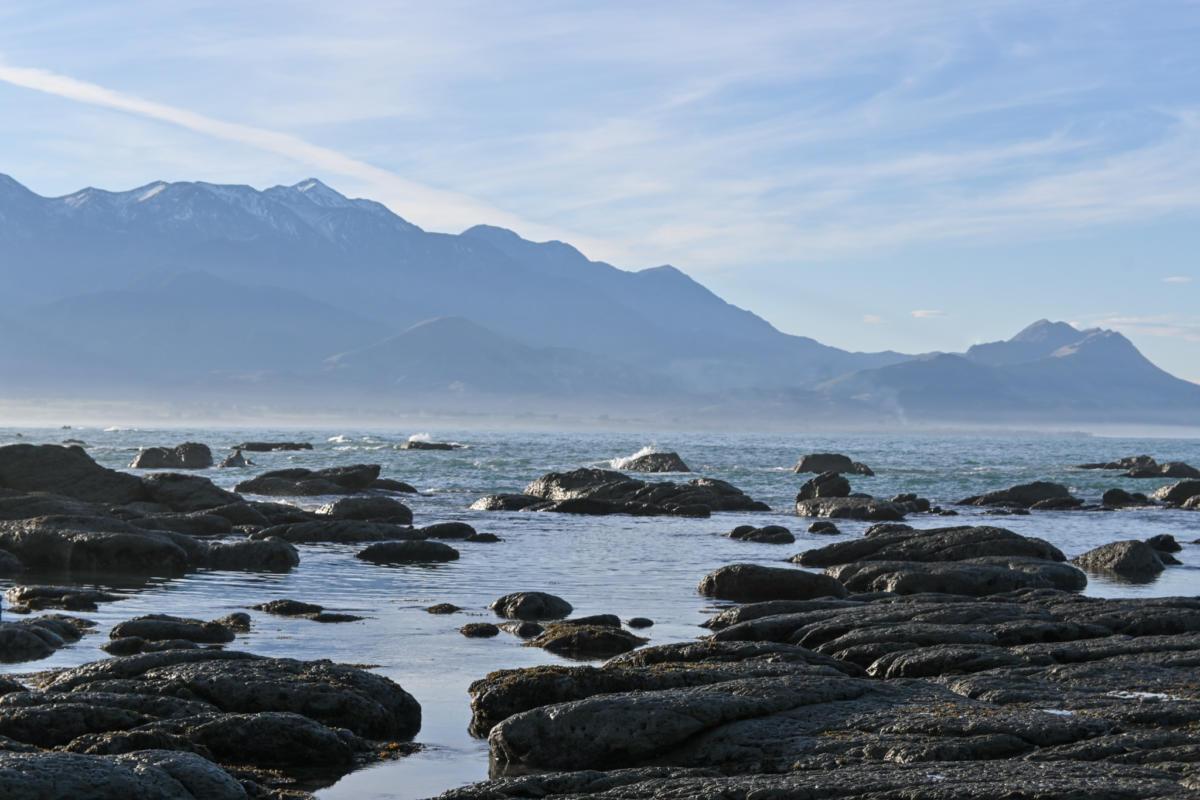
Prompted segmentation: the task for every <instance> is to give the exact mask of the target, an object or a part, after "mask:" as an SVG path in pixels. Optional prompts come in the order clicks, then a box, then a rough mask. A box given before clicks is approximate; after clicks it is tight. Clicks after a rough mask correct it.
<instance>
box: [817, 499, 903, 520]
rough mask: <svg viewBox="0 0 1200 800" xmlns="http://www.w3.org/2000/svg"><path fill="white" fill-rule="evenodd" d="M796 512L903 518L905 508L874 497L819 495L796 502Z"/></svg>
mask: <svg viewBox="0 0 1200 800" xmlns="http://www.w3.org/2000/svg"><path fill="white" fill-rule="evenodd" d="M796 513H797V514H799V515H800V516H802V517H828V518H831V519H858V520H875V521H887V520H901V519H904V509H902V508H900V506H898V505H896V504H895V503H890V502H888V501H887V500H878V499H876V498H873V497H817V498H813V499H811V500H800V501H798V502H797V503H796Z"/></svg>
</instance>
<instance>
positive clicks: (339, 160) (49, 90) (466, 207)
mask: <svg viewBox="0 0 1200 800" xmlns="http://www.w3.org/2000/svg"><path fill="white" fill-rule="evenodd" d="M0 81H2V82H4V83H7V84H10V85H12V86H18V87H21V88H24V89H29V90H32V91H36V92H42V93H44V94H48V95H53V96H55V97H60V98H63V99H65V100H71V101H75V102H77V103H85V104H87V105H91V106H99V107H102V108H107V109H111V110H114V111H119V112H123V113H125V114H131V115H134V116H137V117H142V118H146V119H151V120H156V121H158V122H163V123H167V124H169V125H174V126H177V127H180V128H184V129H186V130H189V131H192V132H194V133H198V134H201V135H204V136H209V137H212V138H214V139H220V140H223V141H228V142H235V143H238V144H241V145H245V146H247V147H252V148H255V149H258V150H263V151H267V152H270V153H273V154H275V155H279V156H283V157H285V158H288V159H291V160H292V161H295V162H297V163H298V164H303V165H304V166H305V167H307V168H310V169H315V170H318V171H320V172H322V173H325V174H326V175H337V176H340V177H342V178H348V179H350V180H351V181H353V182H354V183H355V185H356V186H358V187H360V191H364V192H366V193H368V194H370V196H371V199H374V200H379V201H380V202H383V203H385V204H387V205H389V206H391V207H392V208H393V209H394V210H396V211H397V213H401V214H403V215H404V216H410V215H413V216H415V217H416V219H415V220H414V221H415V222H418V223H419V224H423V225H426V226H431V227H433V228H435V229H448V230H452V231H458V230H462V229H464V228H467V227H469V226H471V225H475V224H479V223H480V222H489V223H491V224H496V225H503V226H506V227H512V228H516V229H518V230H520V231H521V232H522V233H523V234H525V235H527V236H532V237H535V238H537V237H541V238H564V237H565V238H569V237H570V234H564V233H563V232H561V231H559V230H556V229H554V228H551V227H549V226H544V225H540V224H538V223H535V222H530V221H528V220H525V219H521V218H520V217H518V216H516V215H513V214H511V213H508V212H506V211H503V210H500V209H498V208H495V207H494V206H491V205H488V204H486V203H482V202H480V201H478V200H476V199H474V198H472V197H469V196H466V195H463V194H458V193H455V192H448V191H443V190H440V189H436V188H433V187H430V186H427V185H423V184H421V183H417V182H414V181H411V180H408V179H406V178H404V177H402V176H400V175H397V174H396V173H394V172H391V171H389V170H386V169H381V168H379V167H376V166H373V165H371V164H369V163H367V162H365V161H362V160H359V159H357V158H354V157H352V156H348V155H346V154H344V153H342V152H339V151H337V150H334V149H331V148H328V147H322V146H320V145H316V144H313V143H311V142H308V141H306V140H304V139H301V138H299V137H297V136H293V135H290V134H287V133H282V132H279V131H273V130H268V129H265V128H260V127H255V126H251V125H242V124H239V123H235V122H227V121H225V120H220V119H215V118H213V117H209V116H206V115H203V114H198V113H195V112H193V111H190V110H188V109H185V108H180V107H178V106H174V105H168V104H165V103H159V102H154V101H151V100H145V99H143V98H140V97H136V96H133V95H130V94H125V93H123V92H119V91H115V90H113V89H109V88H106V87H104V86H99V85H97V84H94V83H89V82H86V81H81V80H76V79H75V78H71V77H68V76H66V75H59V74H56V73H53V72H49V71H46V70H42V69H35V68H28V67H16V66H9V65H5V64H0ZM580 239H582V240H584V241H586V240H587V237H582V236H581V237H579V238H578V239H577V241H578V240H580Z"/></svg>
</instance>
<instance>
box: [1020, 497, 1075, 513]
mask: <svg viewBox="0 0 1200 800" xmlns="http://www.w3.org/2000/svg"><path fill="white" fill-rule="evenodd" d="M1082 505H1083V501H1082V500H1080V499H1079V498H1078V497H1051V498H1049V499H1047V500H1039V501H1037V502H1036V503H1034V504H1033V505H1031V506H1030V507H1029V508H1030V509H1032V510H1033V511H1066V510H1069V509H1073V508H1079V507H1080V506H1082Z"/></svg>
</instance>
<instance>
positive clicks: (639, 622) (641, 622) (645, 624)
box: [625, 617, 654, 629]
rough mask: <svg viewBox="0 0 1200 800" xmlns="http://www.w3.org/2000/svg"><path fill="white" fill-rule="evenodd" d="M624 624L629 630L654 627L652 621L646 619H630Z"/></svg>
mask: <svg viewBox="0 0 1200 800" xmlns="http://www.w3.org/2000/svg"><path fill="white" fill-rule="evenodd" d="M625 624H626V625H628V626H629V627H631V628H636V629H641V628H652V627H654V620H652V619H648V618H646V617H630V618H629V619H628V620H626V621H625Z"/></svg>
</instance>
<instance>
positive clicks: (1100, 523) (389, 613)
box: [0, 427, 1200, 800]
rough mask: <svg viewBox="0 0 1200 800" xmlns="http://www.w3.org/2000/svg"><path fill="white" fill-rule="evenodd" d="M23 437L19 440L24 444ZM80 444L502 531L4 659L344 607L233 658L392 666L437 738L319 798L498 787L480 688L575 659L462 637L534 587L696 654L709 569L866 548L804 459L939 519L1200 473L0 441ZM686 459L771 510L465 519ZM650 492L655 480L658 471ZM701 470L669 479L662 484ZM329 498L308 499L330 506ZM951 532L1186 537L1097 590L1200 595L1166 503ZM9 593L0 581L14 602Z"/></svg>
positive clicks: (518, 451)
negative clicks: (1157, 569)
mask: <svg viewBox="0 0 1200 800" xmlns="http://www.w3.org/2000/svg"><path fill="white" fill-rule="evenodd" d="M18 433H20V434H21V436H20V437H18V435H17V434H18ZM414 434H417V435H420V438H421V439H422V440H433V441H454V442H460V443H462V444H464V445H465V447H464V448H463V449H460V450H452V451H429V450H400V449H397V448H398V446H399V445H402V444H403V443H405V442H406V441H408V440H409V439H410V438H412V437H414ZM68 438H70V439H79V440H82V441H83V442H85V443H86V446H87V449H88V452H89V453H90V454H91V455H92V456H93V458H95V459H96V460H97V461H98V462H100V463H101V464H104V465H105V466H109V467H114V468H124V467H125V466H126V465H128V464H129V462H130V461H131V460H132V458H133V456H134V455H135V454H136V452H137V450H138V448H139V447H143V446H151V445H174V444H178V443H181V442H183V441H199V442H204V443H205V444H208V445H209V446H210V447H212V448H213V452H214V455H215V456H216V457H217V459H218V460H219V459H220V457H221V456H222V455H223V454H224V451H225V450H226V449H227V448H229V447H231V446H232V445H234V444H236V443H238V442H241V441H245V440H248V439H254V440H290V441H308V442H312V444H313V447H314V449H313V450H312V451H300V452H286V453H284V452H280V453H248V454H247V456H248V457H249V458H251V459H252V460H253V461H254V462H255V465H254V466H252V467H249V468H246V469H233V470H220V469H211V470H204V471H202V472H201V473H200V474H203V475H205V476H207V477H209V478H211V479H212V480H214V481H215V482H216V483H218V484H219V485H221V486H224V487H227V488H231V487H232V486H233V485H234V484H236V483H237V482H238V481H241V480H244V479H245V478H247V477H250V476H252V475H256V474H258V473H260V472H262V471H265V470H268V469H277V468H283V467H290V466H300V467H312V468H317V467H328V466H335V465H339V464H354V463H378V464H381V465H383V472H382V475H383V477H389V478H396V479H400V480H404V481H407V482H409V483H411V484H413V485H414V486H416V487H417V488H418V489H419V490H420V492H421V494H420V495H419V496H413V495H405V496H402V497H401V498H400V499H401V500H403V502H405V503H406V504H408V505H410V506H411V507H412V509H413V513H414V517H415V524H417V525H425V524H429V523H432V522H439V521H447V520H462V521H465V522H468V523H470V524H471V525H473V526H475V527H476V529H478V530H480V531H487V532H491V533H495V534H497V535H498V536H500V537H501V538H502V539H503V541H502V542H500V543H498V544H485V543H468V542H454V543H453V545H454V547H456V548H457V549H458V550H460V552H461V554H462V557H461V559H460V560H459V561H455V562H452V563H448V564H441V565H437V566H402V567H379V566H373V565H370V564H365V563H363V562H360V561H357V560H356V559H355V558H354V557H353V556H354V553H355V552H356V551H357V550H359V549H361V548H360V546H356V545H301V546H300V552H301V564H300V566H299V567H298V568H297V569H295V570H293V571H292V572H290V573H288V574H282V575H276V574H259V573H235V572H212V571H205V572H198V573H194V574H191V575H188V576H186V577H183V578H178V579H172V580H154V581H149V582H147V583H145V584H144V585H141V586H137V587H131V586H124V587H114V588H116V589H118V590H121V591H124V592H125V593H126V594H127V599H125V600H123V601H121V602H116V603H110V604H105V605H102V606H101V608H100V610H99V611H98V612H95V613H86V614H82V615H81V616H85V617H88V618H90V619H93V620H95V621H96V622H97V623H98V627H97V629H96V630H95V631H94V632H93V633H92V634H90V635H88V636H85V637H84V639H83V640H81V641H80V642H78V643H77V644H74V645H71V646H68V647H65V648H63V649H61V650H59V651H57V652H56V653H55V654H54V655H53V656H51V657H50V658H48V659H45V660H44V661H39V662H35V663H32V664H19V665H4V666H0V671H2V672H9V673H25V672H31V671H34V670H43V669H50V668H60V667H69V666H75V665H78V664H81V663H85V662H88V661H93V660H96V659H99V658H103V657H105V654H104V653H103V652H102V651H100V650H99V649H98V648H99V645H100V644H102V643H103V642H104V641H105V640H106V638H107V635H108V629H109V628H110V627H111V626H112V625H113V624H115V623H116V622H119V621H121V620H124V619H128V618H130V617H133V616H137V615H139V614H145V613H170V614H179V615H184V616H192V617H200V618H204V619H211V618H215V617H219V616H223V615H225V614H227V613H229V612H231V611H234V610H240V609H244V608H246V607H247V606H250V605H253V604H256V603H261V602H264V601H267V600H272V599H277V598H282V597H289V598H293V599H297V600H303V601H306V602H315V603H320V604H322V605H324V606H326V607H327V608H329V609H330V610H335V611H345V612H349V613H354V614H359V615H362V616H364V617H367V619H366V620H365V621H363V622H356V623H348V624H339V625H321V624H318V623H314V622H311V621H308V620H304V619H288V618H281V617H272V616H268V615H265V614H261V613H258V612H252V614H253V617H254V623H253V628H252V630H251V632H250V633H249V634H247V635H244V636H239V637H238V640H237V642H236V643H234V644H233V645H232V647H234V648H237V649H244V650H248V651H252V652H255V653H260V654H263V655H271V656H287V657H295V658H302V659H317V658H330V659H333V660H335V661H343V662H349V663H356V664H369V665H376V669H377V670H378V671H379V672H380V673H382V674H385V675H387V676H388V677H390V678H392V679H394V680H396V681H397V682H398V683H400V684H401V685H402V686H403V687H404V688H405V689H406V690H407V691H409V692H410V693H412V694H413V695H414V696H415V697H416V698H417V699H418V700H419V701H420V703H421V705H422V707H423V711H424V722H423V727H422V730H421V733H420V734H419V735H418V737H417V741H418V742H420V743H422V744H423V745H425V749H424V750H423V751H422V752H421V753H418V754H417V755H414V756H411V757H408V758H404V759H401V760H398V761H394V762H389V763H385V764H380V765H376V766H373V767H371V768H368V769H365V770H362V771H360V772H357V773H354V774H351V775H349V776H347V777H345V778H343V779H342V780H341V781H339V782H338V783H337V784H336V785H334V786H332V787H328V788H326V789H324V790H323V791H321V792H320V793H319V797H321V798H323V800H351V799H352V798H353V799H354V800H360V799H363V798H420V797H428V796H430V795H434V794H437V793H438V792H440V791H443V790H445V789H447V788H450V787H453V786H457V785H460V784H463V783H467V782H470V781H474V780H479V779H482V778H485V777H486V776H487V748H486V743H484V742H482V741H478V740H474V739H472V738H471V737H470V736H469V735H468V734H467V723H468V720H469V716H470V713H469V708H468V698H467V688H468V686H469V684H470V683H471V682H472V681H473V680H475V679H478V678H480V677H483V676H484V675H485V674H487V673H488V672H490V671H492V670H496V669H502V668H511V667H522V666H531V665H535V664H545V663H570V662H565V661H563V660H562V659H559V658H557V657H555V656H553V655H550V654H548V653H546V652H544V651H542V650H538V649H534V648H528V647H523V646H522V643H521V641H520V640H518V639H516V638H515V637H512V636H509V635H508V634H501V635H500V636H499V637H497V638H495V639H486V640H479V639H467V638H464V637H463V636H461V635H460V634H459V633H458V632H457V629H458V628H459V627H460V626H461V625H463V624H465V623H466V622H470V621H482V620H491V619H493V616H492V614H491V612H489V611H488V610H487V605H488V604H489V603H490V602H491V601H492V600H494V599H495V598H496V597H498V596H500V595H502V594H505V593H508V592H512V591H519V590H544V591H549V592H553V593H555V594H558V595H561V596H562V597H564V598H566V599H567V600H569V601H570V602H571V603H572V604H573V605H574V606H575V613H576V614H578V615H582V614H592V613H602V612H606V613H614V614H618V615H620V616H621V617H622V618H628V617H631V616H646V617H650V618H651V619H653V620H654V621H655V623H656V624H655V626H654V627H653V628H650V629H649V630H648V631H646V632H644V635H647V636H649V637H650V639H651V643H652V644H663V643H667V642H672V641H682V640H688V639H694V638H696V637H697V636H699V635H701V634H703V633H705V631H704V630H703V629H701V628H699V627H697V626H698V625H699V623H701V622H702V621H703V620H704V619H706V618H707V616H708V615H709V614H710V613H711V612H712V611H713V610H715V609H716V608H718V607H721V606H723V605H725V604H722V603H714V602H712V601H709V600H706V599H705V598H702V597H700V596H699V595H698V594H697V593H696V589H695V587H696V583H697V582H698V581H699V579H700V578H701V577H702V576H703V575H704V574H705V573H707V572H709V571H711V570H713V569H715V568H717V567H719V566H721V565H723V564H729V563H734V562H757V563H763V564H777V563H779V562H782V561H784V560H785V559H787V558H788V557H790V556H791V555H793V554H795V553H797V552H800V551H802V550H805V549H808V548H810V547H816V546H822V545H824V544H828V543H830V542H832V541H838V540H839V539H849V538H856V537H858V536H860V535H861V534H862V531H863V530H864V528H865V527H866V525H865V524H864V523H856V522H852V521H847V522H840V521H839V522H838V525H839V527H840V528H841V530H842V534H841V536H835V537H828V536H814V535H811V534H808V533H806V532H805V529H806V528H807V526H808V522H809V521H808V520H801V519H799V518H797V517H796V516H795V515H794V512H793V511H792V504H793V501H794V498H795V494H796V491H797V488H798V487H799V485H800V484H801V483H802V482H803V481H804V480H805V479H806V478H807V477H811V476H799V475H794V474H792V472H791V467H792V465H794V464H795V462H796V459H797V458H798V457H799V456H800V455H802V454H804V453H809V452H822V451H833V452H843V453H846V454H847V455H850V456H851V457H852V458H853V459H855V460H856V461H862V462H864V463H866V464H868V465H870V466H871V467H872V468H873V469H874V470H875V471H876V473H877V475H876V476H875V477H872V478H866V477H859V476H851V477H850V479H851V483H852V484H853V487H854V489H855V490H856V491H863V492H868V493H870V494H872V495H876V496H884V497H887V496H891V495H893V494H897V493H901V492H915V493H917V494H919V495H922V496H924V497H928V498H930V499H931V500H933V501H934V502H935V503H936V504H942V505H948V504H950V503H952V502H953V501H955V500H957V499H960V498H962V497H965V496H968V495H972V494H977V493H981V492H984V491H987V490H991V489H996V488H1002V487H1006V486H1010V485H1012V484H1016V483H1022V482H1027V481H1031V480H1052V481H1057V482H1061V483H1064V484H1065V485H1067V486H1068V487H1070V488H1071V490H1072V492H1073V493H1074V494H1076V495H1078V496H1080V497H1083V498H1084V499H1086V500H1088V501H1097V500H1098V499H1099V497H1100V494H1101V493H1102V492H1103V491H1104V490H1105V489H1108V488H1112V487H1121V488H1125V489H1127V490H1130V491H1144V492H1149V491H1152V490H1153V489H1155V488H1157V487H1158V486H1161V485H1163V484H1165V483H1169V482H1170V481H1167V480H1133V479H1127V478H1123V477H1119V476H1118V475H1117V474H1115V473H1107V472H1091V471H1079V470H1075V469H1073V468H1072V465H1074V464H1078V463H1083V462H1089V461H1104V460H1109V459H1113V458H1117V457H1121V456H1126V455H1135V454H1139V453H1148V454H1150V455H1153V456H1155V457H1156V458H1158V459H1159V460H1160V461H1167V460H1180V461H1187V462H1190V463H1193V464H1200V441H1197V440H1187V439H1147V438H1142V439H1139V438H1096V437H1088V436H1067V435H1063V436H1038V435H1033V434H1027V435H1020V434H1014V435H1006V436H1001V435H990V436H985V435H971V436H967V435H963V436H951V435H933V434H911V435H900V434H891V435H883V434H863V433H857V434H839V435H836V436H832V435H829V436H814V435H802V434H717V433H670V434H664V433H662V432H655V433H653V434H648V433H643V434H637V433H600V432H593V433H522V432H514V431H491V432H489V431H470V430H443V429H435V430H429V429H428V428H425V427H423V428H421V429H419V430H417V429H414V430H405V431H400V430H391V431H385V430H356V429H353V428H348V427H347V428H340V429H312V430H295V429H289V430H271V429H265V428H264V429H252V430H251V429H247V430H218V429H173V430H153V429H138V428H136V427H134V428H128V427H126V428H113V429H109V430H104V429H102V428H100V427H94V428H78V427H77V428H74V429H72V430H60V429H36V430H34V429H27V430H21V431H17V430H15V429H0V444H10V443H14V442H54V443H58V442H62V441H63V440H65V439H68ZM650 447H653V448H654V449H656V450H674V451H677V452H678V453H679V454H680V455H681V456H682V457H683V459H684V461H685V462H687V463H688V465H690V466H691V467H692V469H693V470H695V472H696V473H697V474H698V475H704V476H711V477H716V478H722V479H724V480H727V481H730V482H731V483H733V484H734V485H735V486H737V487H739V488H741V489H743V490H744V491H746V492H747V493H748V494H750V495H751V496H752V497H754V498H755V499H758V500H762V501H765V502H766V503H767V504H769V505H770V506H771V508H772V509H773V510H772V511H771V512H762V513H723V514H716V515H714V516H713V517H712V518H711V519H706V520H697V519H684V518H674V517H628V516H609V517H582V516H575V515H569V514H538V513H519V512H518V513H499V512H473V511H468V510H467V506H469V505H470V504H471V503H472V502H473V501H474V500H476V499H477V498H479V497H481V496H483V495H486V494H492V493H498V492H519V491H521V490H522V489H523V488H524V486H525V485H526V484H528V483H529V482H530V481H531V480H533V479H534V478H537V477H539V476H540V475H542V474H544V473H546V472H549V471H552V470H561V469H572V468H575V467H579V466H599V467H604V468H610V467H611V465H612V463H613V460H614V459H623V458H626V457H629V456H630V455H631V454H635V453H639V452H641V451H642V450H643V449H646V448H650ZM648 477H649V478H650V479H654V476H648ZM686 477H687V476H677V475H672V476H667V477H666V478H665V479H667V480H680V479H686ZM327 499H328V498H298V499H295V500H293V501H292V502H295V503H296V504H298V505H302V506H305V507H316V506H318V505H321V504H322V503H324V502H325V501H326V500H327ZM959 511H960V514H961V516H959V517H956V518H955V517H951V518H941V517H922V516H919V515H918V516H914V517H911V518H910V520H909V521H910V522H911V523H912V524H913V525H914V526H916V527H919V528H932V527H943V526H948V525H959V524H972V523H974V524H991V525H999V526H1001V527H1006V528H1009V529H1011V530H1014V531H1016V532H1017V533H1021V534H1025V535H1032V536H1039V537H1042V538H1044V539H1047V540H1048V541H1050V542H1052V543H1053V544H1055V545H1057V546H1058V547H1059V548H1061V549H1062V550H1063V551H1064V552H1065V553H1066V554H1067V556H1068V557H1072V556H1075V555H1078V554H1079V553H1082V552H1084V551H1086V550H1088V549H1090V548H1092V547H1095V546H1097V545H1099V544H1103V543H1106V542H1110V541H1115V540H1119V539H1132V538H1136V539H1145V538H1148V537H1150V536H1153V535H1156V534H1160V533H1169V534H1172V535H1174V536H1175V538H1176V539H1178V540H1179V541H1180V542H1181V543H1185V544H1184V549H1183V552H1182V553H1179V554H1178V557H1179V558H1180V560H1181V561H1182V562H1183V566H1178V567H1169V568H1168V569H1167V570H1166V571H1165V572H1164V573H1163V574H1162V575H1161V577H1159V578H1158V579H1157V580H1155V581H1153V582H1151V583H1146V584H1126V583H1117V582H1113V581H1109V580H1104V579H1100V578H1097V577H1094V576H1089V585H1088V588H1087V593H1088V594H1093V595H1103V596H1164V595H1176V594H1197V593H1200V545H1191V544H1186V543H1190V542H1192V541H1193V540H1196V539H1200V514H1198V513H1188V512H1182V511H1167V510H1162V509H1143V510H1124V511H1119V512H1112V513H1099V512H1095V513H1093V512H1035V513H1034V514H1032V515H1031V516H1012V517H994V516H983V515H982V514H981V513H980V511H981V509H974V508H962V509H959ZM740 524H754V525H764V524H781V525H785V526H787V527H788V528H790V529H791V530H792V531H793V532H794V533H795V534H796V536H797V539H798V541H797V543H796V544H795V545H784V546H779V545H768V544H757V543H751V542H743V541H735V540H731V539H728V538H726V537H725V536H724V535H723V534H725V533H727V532H728V531H729V530H730V529H732V528H733V527H735V526H736V525H740ZM12 583H13V581H11V580H6V579H0V589H3V588H6V587H7V586H9V585H11V584H12ZM440 602H450V603H454V604H456V605H459V606H462V607H463V608H464V609H465V611H464V612H462V613H459V614H455V615H450V616H437V615H430V614H428V613H426V612H425V611H424V608H425V607H427V606H429V605H432V604H434V603H440Z"/></svg>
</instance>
